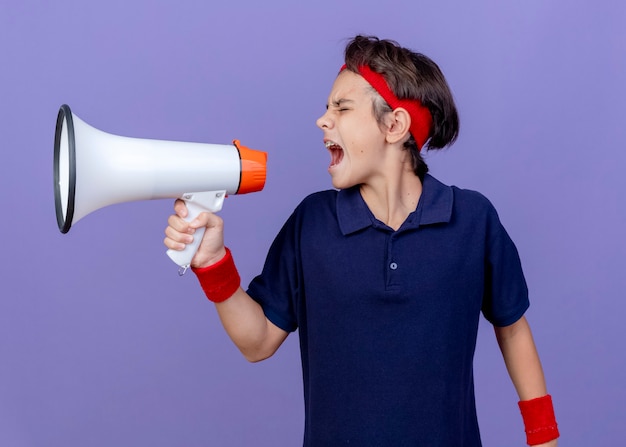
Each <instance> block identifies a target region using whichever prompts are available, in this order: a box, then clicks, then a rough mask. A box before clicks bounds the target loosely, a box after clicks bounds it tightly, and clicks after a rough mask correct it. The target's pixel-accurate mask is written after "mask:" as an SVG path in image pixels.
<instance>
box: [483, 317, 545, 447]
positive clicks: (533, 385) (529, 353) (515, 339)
mask: <svg viewBox="0 0 626 447" xmlns="http://www.w3.org/2000/svg"><path fill="white" fill-rule="evenodd" d="M494 330H495V334H496V339H497V340H498V345H499V346H500V351H501V352H502V357H503V358H504V363H505V364H506V368H507V371H508V372H509V375H510V377H511V381H512V382H513V386H514V387H515V390H516V391H517V394H518V396H519V398H520V400H522V401H526V400H530V399H534V398H537V397H542V396H545V395H546V394H547V389H546V382H545V378H544V375H543V369H542V367H541V361H540V360H539V355H538V354H537V349H536V347H535V342H534V340H533V336H532V332H531V330H530V326H529V325H528V321H527V320H526V317H522V318H520V319H519V320H518V321H517V322H515V323H513V324H512V325H510V326H505V327H496V326H494ZM556 445H557V441H556V439H555V440H553V441H550V442H547V443H545V444H541V446H546V447H556Z"/></svg>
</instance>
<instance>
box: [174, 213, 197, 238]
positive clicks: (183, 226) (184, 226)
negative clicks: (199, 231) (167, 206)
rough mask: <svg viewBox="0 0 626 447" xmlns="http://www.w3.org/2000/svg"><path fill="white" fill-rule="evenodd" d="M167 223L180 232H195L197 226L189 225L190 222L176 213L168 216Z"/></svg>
mask: <svg viewBox="0 0 626 447" xmlns="http://www.w3.org/2000/svg"><path fill="white" fill-rule="evenodd" d="M167 224H168V225H169V226H170V227H172V228H173V229H174V230H176V231H179V232H180V233H188V234H193V233H195V231H196V230H195V228H192V227H191V226H190V225H189V222H187V221H186V220H184V219H183V218H181V217H180V216H178V215H176V214H172V215H171V216H169V217H168V218H167Z"/></svg>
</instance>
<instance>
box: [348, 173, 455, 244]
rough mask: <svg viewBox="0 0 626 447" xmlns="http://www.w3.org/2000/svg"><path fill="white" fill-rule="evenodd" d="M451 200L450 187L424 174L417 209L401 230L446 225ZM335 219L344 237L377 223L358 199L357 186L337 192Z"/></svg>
mask: <svg viewBox="0 0 626 447" xmlns="http://www.w3.org/2000/svg"><path fill="white" fill-rule="evenodd" d="M453 201H454V196H453V192H452V188H451V187H450V186H447V185H444V184H443V183H441V182H440V181H439V180H437V179H436V178H434V177H432V176H431V175H429V174H426V176H425V177H424V182H423V183H422V195H421V197H420V200H419V203H418V206H417V209H416V210H415V212H413V213H411V215H409V217H408V218H407V220H406V222H405V223H404V224H403V225H402V227H401V228H402V229H409V228H418V227H419V226H420V225H431V224H436V223H446V222H449V221H450V218H451V217H452V204H453ZM337 219H338V221H339V228H340V229H341V232H342V233H343V234H344V235H347V234H350V233H354V232H355V231H359V230H362V229H363V228H366V227H369V226H371V225H375V224H376V222H377V221H376V219H375V218H374V216H373V215H372V212H371V211H370V210H369V208H368V207H367V205H366V204H365V201H364V200H363V197H361V193H360V191H359V186H353V187H352V188H348V189H342V190H340V191H339V193H338V194H337Z"/></svg>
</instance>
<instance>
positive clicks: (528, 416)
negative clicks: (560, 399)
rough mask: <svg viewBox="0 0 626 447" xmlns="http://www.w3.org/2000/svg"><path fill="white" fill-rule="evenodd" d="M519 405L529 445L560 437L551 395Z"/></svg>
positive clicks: (521, 402)
mask: <svg viewBox="0 0 626 447" xmlns="http://www.w3.org/2000/svg"><path fill="white" fill-rule="evenodd" d="M518 405H519V409H520V411H521V413H522V419H523V420H524V428H525V431H526V443H527V444H528V445H537V444H543V443H545V442H548V441H552V440H553V439H556V438H558V437H559V429H558V427H557V423H556V418H555V416H554V407H553V405H552V397H551V396H550V395H549V394H546V395H545V396H543V397H538V398H536V399H530V400H523V401H520V402H519V403H518Z"/></svg>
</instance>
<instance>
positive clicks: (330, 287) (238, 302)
mask: <svg viewBox="0 0 626 447" xmlns="http://www.w3.org/2000/svg"><path fill="white" fill-rule="evenodd" d="M345 62H346V65H345V66H344V67H342V69H341V70H340V72H339V74H338V76H337V78H336V80H335V83H334V85H333V87H332V90H331V93H330V96H329V99H328V104H327V110H326V113H324V115H323V116H322V117H320V118H319V119H318V121H317V125H318V127H320V129H321V130H322V131H323V134H324V140H323V141H324V145H325V146H326V148H327V149H328V150H329V152H330V155H331V163H330V166H329V168H328V172H329V174H330V176H331V178H332V184H333V186H334V187H335V188H336V190H331V191H322V192H318V193H315V194H312V195H310V196H309V197H307V198H306V199H305V200H304V201H303V202H302V203H301V204H300V205H299V206H298V207H297V208H296V210H295V211H294V213H293V214H292V215H291V216H290V218H289V219H288V220H287V222H286V223H285V225H284V226H283V228H282V229H281V231H280V233H279V234H278V236H277V237H276V239H275V241H274V243H273V244H272V247H271V248H270V251H269V253H268V257H267V260H266V262H265V266H264V268H263V271H262V273H261V274H260V275H259V276H258V277H256V278H255V279H254V280H253V281H252V283H251V284H250V286H249V288H248V290H247V292H246V291H244V290H243V289H241V287H240V279H239V275H238V274H237V271H236V268H235V266H234V263H233V260H232V256H231V255H230V251H228V249H226V248H225V247H224V240H223V222H222V220H221V219H220V218H219V217H218V216H215V215H212V214H208V213H207V214H202V215H201V216H200V217H199V218H198V219H196V220H195V221H194V222H191V223H190V224H189V223H187V222H185V221H184V220H183V217H184V216H185V215H186V210H185V207H184V204H183V203H182V202H180V201H178V202H177V203H176V205H175V210H176V215H173V216H170V218H169V220H168V224H169V226H168V227H167V229H166V238H165V245H166V246H167V247H168V248H171V249H182V248H184V246H185V244H186V243H189V242H190V241H191V240H192V239H193V233H194V231H195V229H196V228H199V227H201V226H205V227H206V228H207V230H206V232H205V235H204V238H203V240H202V243H201V246H200V248H199V250H198V252H197V254H196V255H195V257H194V259H193V262H192V267H193V270H194V272H195V273H196V275H197V276H198V278H199V280H200V283H201V285H202V287H203V289H204V291H205V293H206V295H207V297H208V298H209V299H210V300H212V301H214V302H216V308H217V310H218V313H219V315H220V318H221V320H222V322H223V324H224V327H225V329H226V331H227V332H228V334H229V335H230V337H231V338H232V340H233V341H234V343H235V344H236V345H237V346H238V347H239V349H240V350H241V352H242V353H243V355H244V356H245V357H246V358H247V359H248V360H250V361H259V360H263V359H265V358H267V357H270V356H271V355H272V354H273V353H274V352H275V351H276V350H277V349H278V347H279V346H280V345H281V343H282V342H283V341H284V340H285V338H286V337H287V335H288V334H289V333H290V332H293V331H295V330H296V329H298V330H299V337H300V348H301V359H302V368H303V380H304V398H305V418H306V419H305V434H304V445H305V446H339V445H348V444H349V445H357V446H403V445H406V446H446V447H450V446H455V447H456V446H480V445H481V442H480V434H479V429H478V423H477V417H476V409H475V402H474V384H473V376H472V361H473V354H474V348H475V343H476V335H477V330H478V321H479V316H480V313H481V312H482V313H483V315H484V316H485V317H486V318H487V319H488V320H489V321H490V322H491V323H492V324H493V325H494V329H495V333H496V337H497V339H498V343H499V345H500V348H501V350H502V354H503V357H504V361H505V363H506V366H507V368H508V371H509V374H510V376H511V379H512V381H513V384H514V386H515V388H516V390H517V392H518V394H519V397H520V400H521V402H520V403H519V405H520V409H521V411H522V415H523V418H524V421H525V424H526V433H527V442H528V443H529V444H530V445H550V446H555V445H556V438H557V437H558V430H557V427H556V422H555V420H554V413H553V410H552V403H551V398H550V396H549V395H548V394H547V391H546V386H545V380H544V377H543V372H542V368H541V364H540V361H539V358H538V355H537V352H536V349H535V346H534V343H533V339H532V334H531V332H530V329H529V326H528V323H527V321H526V319H525V317H524V313H525V311H526V309H527V308H528V305H529V303H528V293H527V288H526V283H525V280H524V276H523V273H522V269H521V265H520V261H519V256H518V253H517V250H516V248H515V246H514V244H513V242H512V241H511V240H510V238H509V236H508V235H507V233H506V231H505V230H504V228H503V227H502V225H501V224H500V222H499V220H498V216H497V213H496V211H495V210H494V208H493V206H492V205H491V204H490V203H489V201H488V200H487V199H485V198H484V197H483V196H482V195H480V194H478V193H476V192H473V191H467V190H461V189H458V188H456V187H449V186H446V185H443V184H442V183H440V182H439V181H437V180H436V179H435V178H433V177H432V176H430V175H429V174H428V167H427V166H426V163H425V162H424V161H423V159H422V157H421V155H420V151H421V149H422V148H423V147H427V148H429V149H440V148H443V147H445V146H447V145H449V144H451V143H452V142H454V140H455V139H456V137H457V134H458V130H459V120H458V116H457V112H456V107H455V105H454V101H453V99H452V94H451V92H450V90H449V88H448V85H447V83H446V81H445V79H444V77H443V75H442V73H441V71H440V70H439V68H438V67H437V65H436V64H435V63H434V62H432V61H431V60H430V59H428V58H427V57H425V56H423V55H421V54H417V53H414V52H412V51H410V50H408V49H405V48H402V47H400V46H399V45H398V44H397V43H395V42H393V41H388V40H379V39H378V38H375V37H366V36H357V37H355V38H354V39H352V40H351V41H350V42H349V44H348V45H347V47H346V50H345ZM543 443H545V444H543Z"/></svg>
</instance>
